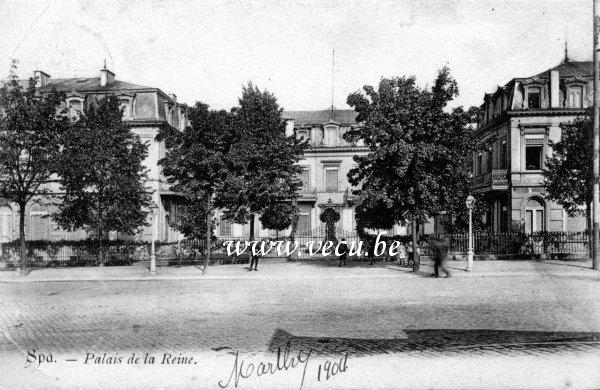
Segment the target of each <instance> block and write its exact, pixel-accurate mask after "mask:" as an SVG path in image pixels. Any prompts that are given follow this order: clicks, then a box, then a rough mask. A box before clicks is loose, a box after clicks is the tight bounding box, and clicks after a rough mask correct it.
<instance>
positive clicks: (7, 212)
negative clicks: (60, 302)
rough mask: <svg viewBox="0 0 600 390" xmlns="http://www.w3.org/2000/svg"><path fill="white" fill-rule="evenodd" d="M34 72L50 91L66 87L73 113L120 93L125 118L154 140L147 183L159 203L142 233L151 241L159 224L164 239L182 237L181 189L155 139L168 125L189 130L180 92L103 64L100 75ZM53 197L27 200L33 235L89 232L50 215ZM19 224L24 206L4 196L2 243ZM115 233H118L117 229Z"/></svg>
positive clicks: (43, 89) (0, 226) (29, 236)
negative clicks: (166, 171) (175, 187)
mask: <svg viewBox="0 0 600 390" xmlns="http://www.w3.org/2000/svg"><path fill="white" fill-rule="evenodd" d="M34 77H35V78H36V82H37V86H38V88H39V91H40V92H42V93H44V92H48V91H50V90H51V89H56V90H57V91H61V92H64V93H65V94H66V99H65V102H64V103H63V107H62V108H67V109H69V112H70V114H71V115H73V116H76V115H78V112H80V111H81V110H85V108H86V107H88V106H89V105H90V104H91V103H92V102H93V101H94V100H96V99H101V98H102V97H104V96H106V95H107V94H115V95H116V96H118V97H119V99H120V101H121V104H122V107H123V120H124V121H125V122H127V123H128V124H129V125H130V126H131V129H132V131H133V132H135V133H136V134H137V135H139V136H140V138H141V139H142V141H145V142H146V143H147V144H148V145H149V148H148V156H147V158H146V160H145V161H144V165H145V167H146V168H147V169H148V177H147V182H146V185H147V187H149V188H150V191H151V193H152V200H153V203H154V204H155V205H156V206H157V207H155V208H153V212H152V213H151V215H150V216H149V221H148V222H149V226H148V227H146V228H144V229H143V230H142V231H141V232H140V235H139V237H137V238H139V239H142V240H146V241H149V240H150V239H151V238H152V233H153V231H152V229H155V234H156V238H157V239H158V240H163V241H173V240H176V239H177V238H179V233H178V232H177V231H176V230H174V229H173V228H171V226H170V221H172V220H174V219H175V218H176V215H175V214H176V210H177V202H176V199H177V198H176V194H175V193H173V192H171V191H170V190H169V186H168V184H167V183H166V180H165V178H164V177H163V175H162V173H161V169H160V166H159V165H158V161H159V159H160V158H162V157H163V156H164V154H165V147H164V142H157V141H155V140H154V138H155V137H156V135H157V133H158V131H159V129H160V128H161V127H162V126H172V127H174V128H176V129H179V130H183V128H184V127H185V126H186V125H187V118H186V115H185V112H184V111H183V107H182V105H181V104H179V103H178V102H177V97H176V96H175V95H167V94H165V93H164V92H163V91H161V90H160V89H158V88H155V87H145V86H141V85H136V84H131V83H127V82H123V81H120V80H117V79H115V74H114V73H113V72H111V71H110V70H108V69H102V70H101V71H100V75H99V77H89V78H66V79H52V78H51V77H50V76H49V75H48V74H47V73H45V72H41V71H36V72H35V73H34ZM26 82H27V81H26V80H25V81H23V83H26ZM50 185H51V192H52V193H56V192H58V191H59V186H58V185H57V184H56V183H53V184H50ZM52 201H53V199H51V198H47V197H44V198H42V197H38V198H34V199H32V200H31V201H30V202H29V204H28V205H27V208H28V210H26V219H25V234H26V237H27V239H28V240H34V239H49V240H61V239H82V238H84V237H86V232H85V231H83V230H78V231H73V232H69V231H64V230H62V229H60V228H59V227H58V226H57V225H56V223H55V222H54V221H53V220H52V219H51V218H49V215H50V214H51V213H52V211H53V209H54V206H52ZM155 217H156V218H155ZM18 223H19V217H18V206H17V205H16V204H12V203H10V202H7V201H0V240H1V241H2V242H6V241H10V240H13V239H16V238H18V234H19V231H18V230H19V226H18ZM111 236H112V237H115V236H116V233H115V234H111Z"/></svg>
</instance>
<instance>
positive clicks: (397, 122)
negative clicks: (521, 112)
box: [345, 68, 470, 271]
mask: <svg viewBox="0 0 600 390" xmlns="http://www.w3.org/2000/svg"><path fill="white" fill-rule="evenodd" d="M457 94H458V88H457V84H456V81H454V80H453V79H452V78H451V76H450V71H449V69H448V68H443V69H441V70H440V72H439V74H438V77H437V78H436V80H435V83H434V85H433V86H432V88H431V89H427V88H421V87H419V86H417V84H416V79H415V77H396V78H391V79H385V78H384V79H382V80H381V81H380V82H379V87H378V89H377V90H376V89H375V88H373V87H372V86H365V87H364V94H363V93H361V92H355V93H353V94H351V95H350V96H349V97H348V100H347V102H348V104H349V105H350V106H352V107H354V109H355V110H356V111H357V112H358V116H357V121H358V122H360V123H362V125H361V126H359V127H356V128H353V129H351V130H350V131H348V132H347V133H346V134H345V139H346V140H348V141H351V142H355V141H358V140H363V141H364V143H365V145H366V146H368V147H369V149H370V153H369V154H368V155H366V156H356V157H355V158H354V159H355V161H356V162H357V163H358V166H357V167H356V168H354V169H352V170H350V172H349V173H348V178H349V181H350V183H351V184H353V185H359V184H360V185H361V186H362V188H363V190H362V191H358V192H357V197H358V200H357V202H358V204H359V205H360V206H361V207H360V208H359V210H360V209H364V210H366V211H367V212H369V207H368V205H369V204H373V205H375V206H376V207H382V208H383V211H384V212H385V214H386V215H388V217H387V218H386V220H385V224H386V225H387V224H389V221H390V220H393V221H394V222H396V223H406V222H407V221H411V223H412V235H413V249H414V252H415V253H416V246H417V229H416V228H417V224H419V223H424V222H425V221H426V220H427V219H428V218H429V217H430V216H433V215H437V214H439V213H440V212H441V211H443V210H445V209H446V207H447V206H448V205H449V204H451V203H452V202H454V198H453V197H454V194H455V193H456V192H457V190H458V189H460V188H463V187H468V185H469V173H470V172H469V171H470V170H469V169H468V166H469V165H468V158H469V155H468V153H465V151H466V150H468V149H469V147H468V145H469V142H470V140H469V134H470V131H469V128H468V126H467V124H468V123H469V119H470V118H469V115H467V114H466V113H465V111H464V110H463V109H462V108H457V109H454V110H452V111H448V110H447V109H446V105H447V104H448V102H450V101H451V100H452V99H453V98H454V97H455V96H456V95H457ZM463 202H464V200H463ZM371 220H373V219H372V218H371ZM418 269H419V260H418V257H417V256H415V266H414V270H415V271H416V270H418Z"/></svg>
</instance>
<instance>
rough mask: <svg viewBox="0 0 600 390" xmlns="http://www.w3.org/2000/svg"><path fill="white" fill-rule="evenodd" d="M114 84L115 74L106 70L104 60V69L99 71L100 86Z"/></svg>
mask: <svg viewBox="0 0 600 390" xmlns="http://www.w3.org/2000/svg"><path fill="white" fill-rule="evenodd" d="M114 82H115V74H114V73H113V72H111V71H110V70H108V69H106V60H104V68H103V69H101V70H100V86H101V87H106V86H107V85H110V84H112V83H114Z"/></svg>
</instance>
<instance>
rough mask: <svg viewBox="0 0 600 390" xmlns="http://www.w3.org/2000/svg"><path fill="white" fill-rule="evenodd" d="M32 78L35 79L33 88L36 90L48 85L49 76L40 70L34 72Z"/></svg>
mask: <svg viewBox="0 0 600 390" xmlns="http://www.w3.org/2000/svg"><path fill="white" fill-rule="evenodd" d="M33 78H34V79H35V86H36V87H37V88H41V87H45V86H46V85H48V84H49V83H50V75H49V74H48V73H46V72H42V71H41V70H36V71H34V72H33Z"/></svg>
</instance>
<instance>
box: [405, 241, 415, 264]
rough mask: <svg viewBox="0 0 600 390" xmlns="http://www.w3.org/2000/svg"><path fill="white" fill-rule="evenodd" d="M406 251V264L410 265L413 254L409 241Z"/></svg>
mask: <svg viewBox="0 0 600 390" xmlns="http://www.w3.org/2000/svg"><path fill="white" fill-rule="evenodd" d="M406 253H407V254H408V262H407V263H406V265H407V266H409V267H411V266H412V265H413V264H414V262H415V254H414V252H413V246H412V245H411V244H410V243H409V244H408V245H407V246H406Z"/></svg>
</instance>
